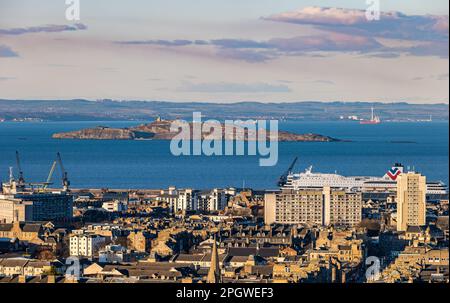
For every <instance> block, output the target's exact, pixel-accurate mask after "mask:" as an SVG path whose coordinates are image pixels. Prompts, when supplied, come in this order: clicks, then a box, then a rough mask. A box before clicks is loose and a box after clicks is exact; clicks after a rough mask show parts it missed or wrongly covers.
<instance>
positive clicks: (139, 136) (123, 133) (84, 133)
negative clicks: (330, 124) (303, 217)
mask: <svg viewBox="0 0 450 303" xmlns="http://www.w3.org/2000/svg"><path fill="white" fill-rule="evenodd" d="M173 123H175V125H177V124H176V123H178V122H177V121H173V120H155V121H154V122H151V123H148V124H141V125H138V126H135V127H129V128H111V127H106V126H97V127H94V128H87V129H82V130H77V131H71V132H63V133H56V134H53V136H52V138H54V139H79V140H171V139H173V138H174V137H176V136H178V138H179V137H180V134H181V132H182V125H181V124H180V125H179V126H180V127H179V128H177V131H171V125H172V124H173ZM188 127H189V131H188V132H187V135H185V136H184V139H190V138H193V136H192V134H193V127H194V124H193V123H192V122H191V123H189V126H188ZM212 127H213V125H212V124H211V123H208V122H205V123H204V124H203V125H202V140H203V139H211V140H215V139H224V140H235V138H236V137H235V136H236V132H238V131H240V130H242V132H243V135H244V141H250V140H254V138H256V137H257V136H256V133H255V132H254V131H252V129H251V128H250V130H249V129H248V128H245V127H239V126H237V127H235V129H234V130H232V131H231V132H230V130H229V129H227V128H226V127H225V125H224V124H220V126H219V127H221V130H222V131H221V132H220V131H216V132H214V131H213V130H212V129H211V128H212ZM182 136H183V135H182ZM266 136H267V139H270V138H271V137H273V134H272V133H270V131H268V132H267V134H266ZM278 141H281V142H283V141H284V142H339V141H342V140H340V139H336V138H332V137H329V136H324V135H319V134H312V133H308V134H295V133H291V132H287V131H279V132H278Z"/></svg>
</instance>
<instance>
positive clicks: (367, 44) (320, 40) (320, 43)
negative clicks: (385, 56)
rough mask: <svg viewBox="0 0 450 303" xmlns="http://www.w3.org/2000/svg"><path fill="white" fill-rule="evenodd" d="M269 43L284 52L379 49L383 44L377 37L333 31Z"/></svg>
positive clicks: (272, 40)
mask: <svg viewBox="0 0 450 303" xmlns="http://www.w3.org/2000/svg"><path fill="white" fill-rule="evenodd" d="M269 44H270V45H272V47H274V48H276V49H277V50H279V51H282V52H313V51H345V52H353V51H362V52H368V51H372V50H374V49H379V48H381V47H382V45H381V44H380V43H379V42H377V41H376V40H375V39H373V38H370V37H362V36H351V35H345V34H339V33H331V34H329V35H322V36H319V35H317V36H301V37H294V38H277V39H271V40H270V41H269Z"/></svg>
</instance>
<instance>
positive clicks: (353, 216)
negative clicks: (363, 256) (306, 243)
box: [264, 187, 362, 226]
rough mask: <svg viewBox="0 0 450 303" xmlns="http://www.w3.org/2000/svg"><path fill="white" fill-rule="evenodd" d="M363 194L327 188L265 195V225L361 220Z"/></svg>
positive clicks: (353, 221)
mask: <svg viewBox="0 0 450 303" xmlns="http://www.w3.org/2000/svg"><path fill="white" fill-rule="evenodd" d="M361 216H362V196H361V193H356V192H347V191H344V190H340V189H339V190H338V189H331V188H330V187H325V188H323V189H322V190H319V189H311V190H283V191H282V192H280V193H270V194H266V195H265V203H264V220H265V223H266V224H273V223H278V224H310V225H324V226H328V225H332V224H333V225H347V226H353V225H356V224H358V223H360V222H361Z"/></svg>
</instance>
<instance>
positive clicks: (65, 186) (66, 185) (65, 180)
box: [56, 152, 70, 191]
mask: <svg viewBox="0 0 450 303" xmlns="http://www.w3.org/2000/svg"><path fill="white" fill-rule="evenodd" d="M56 157H57V160H58V163H59V168H60V169H61V174H62V185H63V189H64V190H65V191H69V186H70V181H69V178H68V177H67V172H66V170H65V169H64V165H63V163H62V159H61V154H60V153H59V152H58V153H57V154H56Z"/></svg>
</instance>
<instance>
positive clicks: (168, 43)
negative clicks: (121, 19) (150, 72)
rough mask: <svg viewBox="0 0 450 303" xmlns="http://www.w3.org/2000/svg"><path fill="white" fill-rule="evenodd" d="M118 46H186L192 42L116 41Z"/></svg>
mask: <svg viewBox="0 0 450 303" xmlns="http://www.w3.org/2000/svg"><path fill="white" fill-rule="evenodd" d="M116 43H119V44H129V45H159V46H187V45H192V44H194V42H192V41H190V40H134V41H117V42H116Z"/></svg>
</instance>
